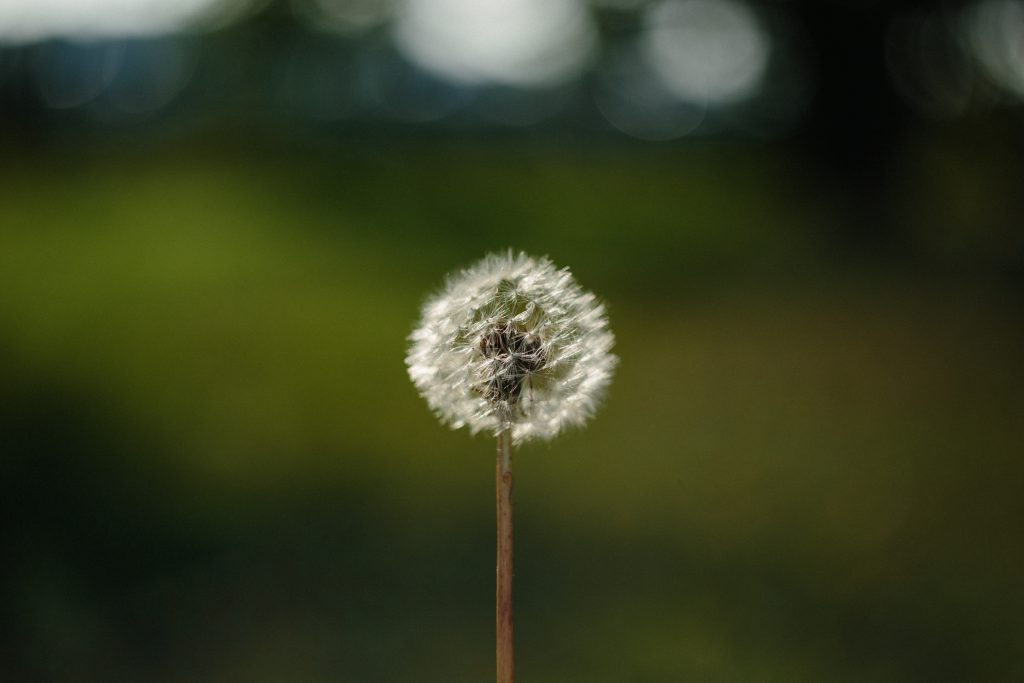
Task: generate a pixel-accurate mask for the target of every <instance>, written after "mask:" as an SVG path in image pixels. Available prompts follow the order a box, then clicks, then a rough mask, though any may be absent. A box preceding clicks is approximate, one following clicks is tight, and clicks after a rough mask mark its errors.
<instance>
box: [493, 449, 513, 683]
mask: <svg viewBox="0 0 1024 683" xmlns="http://www.w3.org/2000/svg"><path fill="white" fill-rule="evenodd" d="M496 470H497V472H496V482H495V483H496V486H497V507H498V570H497V572H498V585H497V605H496V622H497V623H496V625H497V636H498V640H497V663H498V683H515V680H516V664H515V657H514V651H515V645H514V637H513V636H514V632H513V624H512V431H511V430H510V429H505V430H504V431H502V432H501V433H500V434H499V435H498V458H497V468H496Z"/></svg>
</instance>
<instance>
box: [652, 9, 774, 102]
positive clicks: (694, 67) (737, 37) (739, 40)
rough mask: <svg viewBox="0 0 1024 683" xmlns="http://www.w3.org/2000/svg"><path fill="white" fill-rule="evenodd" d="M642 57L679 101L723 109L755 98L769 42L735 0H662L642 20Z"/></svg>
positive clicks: (749, 12)
mask: <svg viewBox="0 0 1024 683" xmlns="http://www.w3.org/2000/svg"><path fill="white" fill-rule="evenodd" d="M646 22H647V33H646V35H645V40H644V48H645V55H646V56H647V58H648V60H649V61H650V64H651V66H652V67H653V68H654V70H655V72H656V73H657V74H658V75H659V76H660V78H661V79H662V80H663V81H664V83H665V86H666V87H667V88H668V89H669V90H670V91H671V92H672V93H673V94H674V95H675V96H676V97H678V98H679V99H681V100H685V101H689V102H706V103H708V104H711V105H715V104H727V103H730V102H735V101H738V100H743V99H747V98H749V97H751V96H753V95H755V94H757V92H758V90H759V88H760V87H761V82H762V77H763V75H764V72H765V69H766V68H767V66H768V59H769V57H770V54H771V39H770V37H769V36H768V34H767V32H766V31H765V29H764V28H763V27H762V26H761V24H760V22H759V21H758V18H757V15H756V14H755V13H754V11H753V10H752V9H751V8H750V6H748V5H746V4H744V3H742V2H740V1H739V0H665V1H664V2H661V3H660V4H657V5H654V6H652V7H651V8H650V9H649V10H648V11H647V15H646Z"/></svg>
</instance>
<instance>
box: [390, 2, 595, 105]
mask: <svg viewBox="0 0 1024 683" xmlns="http://www.w3.org/2000/svg"><path fill="white" fill-rule="evenodd" d="M395 39H396V41H397V44H398V47H399V49H400V50H401V51H402V53H403V54H405V55H406V56H408V58H409V59H411V60H412V61H413V62H415V63H416V64H418V65H420V66H422V67H423V68H425V69H427V70H429V71H431V72H434V73H436V74H438V75H439V76H441V77H443V78H446V79H449V80H452V81H454V82H458V83H462V84H467V85H476V84H485V83H497V84H502V85H511V86H520V87H532V86H543V85H549V84H553V83H560V82H564V81H567V80H569V79H571V78H573V77H575V76H577V75H578V74H579V73H580V72H581V71H582V69H583V68H584V67H585V66H586V64H587V61H588V58H589V56H590V54H591V50H592V49H593V47H594V44H595V39H596V35H595V29H594V26H593V23H592V20H591V18H590V15H589V14H588V10H587V7H586V6H585V5H584V4H583V3H582V2H580V1H579V0H490V1H488V2H480V1H479V0H408V1H407V2H406V3H405V4H403V5H402V6H401V8H400V10H399V13H398V17H397V20H396V27H395Z"/></svg>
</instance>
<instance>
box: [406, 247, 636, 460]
mask: <svg viewBox="0 0 1024 683" xmlns="http://www.w3.org/2000/svg"><path fill="white" fill-rule="evenodd" d="M409 339H410V341H411V345H410V348H409V353H408V356H407V357H406V364H407V365H408V368H409V377H410V378H411V379H412V381H413V383H414V384H415V385H416V387H417V389H419V392H420V394H422V396H423V397H424V398H425V399H426V400H427V403H428V404H429V405H430V407H431V408H432V409H433V410H434V412H435V413H436V414H437V415H438V417H439V418H440V419H441V420H442V421H443V422H445V423H446V424H448V425H449V426H450V427H452V428H453V429H458V428H461V427H467V428H468V429H469V431H470V432H471V433H473V434H476V433H478V432H481V431H489V432H491V433H493V434H495V435H500V434H501V433H502V432H505V431H510V432H511V434H512V439H513V441H515V442H516V443H519V442H523V441H526V440H529V439H533V438H539V439H551V438H553V437H554V436H556V435H557V434H559V433H560V432H561V431H562V430H564V429H565V428H567V427H572V426H579V425H582V424H583V423H585V422H586V421H587V419H588V418H589V417H590V416H591V415H592V414H593V413H594V411H595V410H596V409H597V406H598V404H599V402H600V400H601V397H602V394H603V393H604V390H605V388H606V387H607V385H608V382H609V381H610V380H611V377H612V371H613V370H614V368H615V365H616V363H617V362H618V359H617V358H616V357H615V356H614V355H613V354H612V353H611V348H612V346H613V344H614V342H615V338H614V336H613V335H612V333H611V331H610V330H609V329H608V321H607V317H606V315H605V309H604V306H603V305H602V304H601V303H600V302H599V301H598V300H597V298H596V297H595V296H594V295H593V294H591V293H590V292H588V291H586V290H584V289H582V288H581V287H580V286H579V285H578V284H577V283H576V281H575V280H574V279H573V277H572V274H571V273H570V272H569V271H568V269H565V268H561V269H560V268H558V267H556V266H555V265H554V264H553V263H551V261H549V260H548V259H547V258H533V257H531V256H527V255H526V254H523V253H520V254H518V255H513V254H512V252H511V251H509V252H507V253H504V254H490V255H488V256H486V257H485V258H484V259H483V260H481V261H480V262H478V263H476V264H475V265H473V266H471V267H469V268H467V269H465V270H463V271H461V272H459V273H456V274H454V275H452V276H450V277H449V278H448V281H447V284H446V285H445V287H444V289H443V290H442V291H441V292H440V293H438V294H437V295H435V296H433V297H431V298H430V299H429V300H428V301H427V302H426V304H425V305H424V306H423V314H422V318H421V320H420V324H419V326H418V327H417V328H416V329H415V330H414V331H413V332H412V334H411V335H410V337H409Z"/></svg>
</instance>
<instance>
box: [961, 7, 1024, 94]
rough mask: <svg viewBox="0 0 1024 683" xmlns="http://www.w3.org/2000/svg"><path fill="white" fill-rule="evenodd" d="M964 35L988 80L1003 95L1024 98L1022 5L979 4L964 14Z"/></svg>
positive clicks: (1023, 18)
mask: <svg viewBox="0 0 1024 683" xmlns="http://www.w3.org/2000/svg"><path fill="white" fill-rule="evenodd" d="M964 32H965V37H966V39H967V42H968V44H969V45H970V47H971V51H972V52H973V54H974V56H975V58H976V59H977V60H978V63H979V64H980V65H981V67H982V69H983V70H984V72H985V74H986V75H987V76H988V78H989V79H990V80H991V81H992V82H993V83H994V84H995V85H996V86H998V87H999V88H1001V89H1003V90H1005V91H1006V92H1008V93H1010V94H1012V95H1014V96H1015V97H1017V98H1024V2H1021V1H1020V0H983V1H982V2H978V3H976V4H975V5H974V6H973V7H971V8H969V9H968V10H967V12H966V14H965V20H964Z"/></svg>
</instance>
